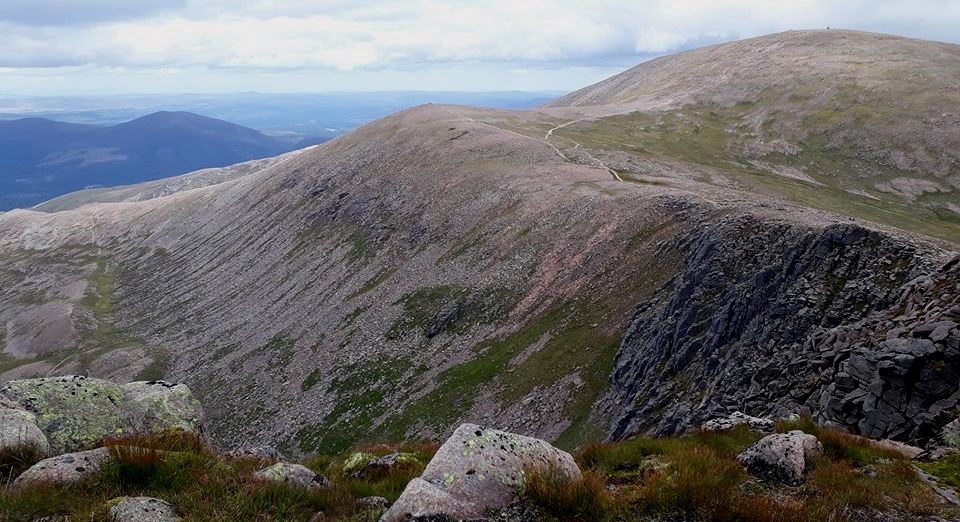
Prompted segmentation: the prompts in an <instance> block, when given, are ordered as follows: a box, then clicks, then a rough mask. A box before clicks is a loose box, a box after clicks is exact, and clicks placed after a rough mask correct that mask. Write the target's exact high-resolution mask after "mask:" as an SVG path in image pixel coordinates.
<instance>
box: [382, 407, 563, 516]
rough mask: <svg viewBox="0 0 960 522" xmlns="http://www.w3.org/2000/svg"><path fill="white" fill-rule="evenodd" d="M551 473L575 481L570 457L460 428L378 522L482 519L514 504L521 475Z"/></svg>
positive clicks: (526, 441)
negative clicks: (489, 512) (443, 517)
mask: <svg viewBox="0 0 960 522" xmlns="http://www.w3.org/2000/svg"><path fill="white" fill-rule="evenodd" d="M531 469H533V470H539V471H541V472H543V473H557V474H559V475H560V477H561V478H566V479H567V480H570V481H577V480H580V479H581V474H580V469H579V468H578V467H577V464H576V462H574V460H573V457H571V456H570V454H568V453H566V452H564V451H561V450H558V449H556V448H554V447H553V446H551V445H550V444H548V443H546V442H544V441H542V440H539V439H534V438H531V437H524V436H521V435H515V434H512V433H507V432H503V431H497V430H491V429H484V428H482V427H480V426H477V425H475V424H463V425H461V426H460V427H459V428H457V429H456V430H455V431H454V432H453V435H451V436H450V438H448V439H447V441H446V442H444V443H443V446H441V447H440V449H439V450H438V451H437V453H436V455H435V456H434V457H433V459H432V460H431V461H430V463H429V464H428V465H427V467H426V469H425V470H424V471H423V474H422V475H421V476H420V478H418V479H414V480H413V481H411V482H410V483H409V484H408V485H407V488H406V489H405V490H404V492H403V494H402V495H400V498H399V499H397V502H396V503H394V505H393V506H391V507H390V509H389V510H388V511H387V513H385V514H384V516H383V518H382V520H383V521H384V522H394V521H399V520H408V519H410V518H412V517H421V516H431V515H438V514H444V515H448V516H452V517H455V518H474V517H482V516H483V515H484V512H485V511H486V510H488V509H501V508H505V507H507V506H509V505H510V504H511V503H513V502H514V501H516V499H517V491H518V489H520V488H522V487H523V484H524V480H525V479H524V477H525V475H524V472H525V471H526V470H531Z"/></svg>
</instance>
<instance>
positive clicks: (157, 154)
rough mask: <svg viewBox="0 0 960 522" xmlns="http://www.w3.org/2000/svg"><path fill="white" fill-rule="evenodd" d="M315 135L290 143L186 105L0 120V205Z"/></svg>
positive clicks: (277, 147)
mask: <svg viewBox="0 0 960 522" xmlns="http://www.w3.org/2000/svg"><path fill="white" fill-rule="evenodd" d="M316 141H317V140H312V141H311V140H309V138H308V139H306V140H304V141H303V142H302V143H304V145H301V144H300V143H291V142H290V141H289V140H282V139H280V138H275V137H271V136H267V135H265V134H263V133H261V132H259V131H257V130H254V129H250V128H247V127H243V126H240V125H236V124H233V123H229V122H226V121H222V120H217V119H214V118H207V117H205V116H200V115H197V114H193V113H189V112H156V113H153V114H149V115H147V116H143V117H141V118H137V119H135V120H132V121H128V122H126V123H121V124H118V125H113V126H97V125H81V124H74V123H63V122H58V121H53V120H48V119H43V118H24V119H19V120H12V121H0V165H2V166H3V167H2V168H0V211H2V210H9V209H11V208H17V207H20V208H23V207H30V206H33V205H36V204H38V203H40V202H42V201H46V200H48V199H51V198H54V197H56V196H60V195H62V194H66V193H69V192H73V191H76V190H81V189H84V188H91V187H101V186H113V185H121V184H131V183H139V182H143V181H150V180H154V179H159V178H164V177H168V176H173V175H177V174H182V173H185V172H190V171H194V170H198V169H202V168H209V167H222V166H226V165H232V164H234V163H238V162H243V161H249V160H252V159H258V158H264V157H269V156H275V155H277V154H280V153H283V152H287V151H289V150H293V149H295V148H298V147H299V146H306V145H307V144H312V143H315V142H316Z"/></svg>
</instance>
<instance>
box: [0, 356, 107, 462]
mask: <svg viewBox="0 0 960 522" xmlns="http://www.w3.org/2000/svg"><path fill="white" fill-rule="evenodd" d="M0 395H4V396H6V397H7V398H9V399H11V400H14V401H16V402H17V403H19V404H20V405H21V406H22V407H23V408H25V409H27V410H29V411H30V412H32V413H33V414H35V415H36V416H37V424H38V425H39V426H40V428H41V429H42V430H43V432H44V435H45V436H46V437H47V441H48V442H49V443H50V451H51V452H53V453H55V454H61V453H68V452H71V451H77V450H82V449H87V448H91V447H94V446H96V445H97V444H99V443H100V441H102V440H103V439H104V438H105V437H111V436H116V435H118V434H121V433H123V431H124V422H123V419H122V417H121V415H120V407H119V405H120V404H121V403H122V402H123V391H122V390H121V388H120V386H119V385H117V384H114V383H112V382H109V381H104V380H100V379H89V378H86V377H82V376H76V375H73V376H66V377H48V378H41V379H25V380H19V381H10V382H8V383H7V384H6V386H4V387H3V388H0Z"/></svg>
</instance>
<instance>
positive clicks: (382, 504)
mask: <svg viewBox="0 0 960 522" xmlns="http://www.w3.org/2000/svg"><path fill="white" fill-rule="evenodd" d="M357 504H359V505H360V506H361V507H363V508H366V509H387V508H388V507H390V501H389V500H387V499H385V498H383V497H363V498H360V499H357Z"/></svg>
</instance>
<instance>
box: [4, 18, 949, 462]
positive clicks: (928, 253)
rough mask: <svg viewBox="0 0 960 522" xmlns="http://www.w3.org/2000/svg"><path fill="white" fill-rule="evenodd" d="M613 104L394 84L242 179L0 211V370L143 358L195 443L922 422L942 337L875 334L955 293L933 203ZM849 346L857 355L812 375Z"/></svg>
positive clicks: (885, 427) (301, 447)
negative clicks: (181, 409)
mask: <svg viewBox="0 0 960 522" xmlns="http://www.w3.org/2000/svg"><path fill="white" fill-rule="evenodd" d="M810 34H815V35H819V33H810ZM829 34H831V35H836V37H837V38H840V37H843V36H844V35H846V34H847V33H842V32H831V33H829ZM818 37H819V36H818ZM784 38H785V36H784V35H774V36H772V37H769V39H768V40H767V42H768V44H770V45H774V43H775V42H778V41H781V40H783V39H784ZM877 38H885V37H877ZM788 43H789V42H787V43H785V44H783V45H781V46H780V47H779V52H780V53H781V54H784V53H788V52H794V53H795V54H804V53H807V52H809V49H807V48H806V47H804V46H797V47H796V48H791V47H789V45H787V44H788ZM732 45H738V44H732ZM752 45H762V41H761V42H760V43H759V44H758V43H756V42H754V43H753V44H752ZM910 45H913V44H912V43H911V44H910ZM931 45H933V46H939V44H931ZM791 49H794V51H791ZM824 49H825V50H824V51H823V52H824V53H828V54H829V53H830V52H833V51H832V50H831V49H834V47H830V46H827V47H826V48H824ZM736 55H737V53H729V56H736ZM876 59H880V58H876ZM929 67H931V68H936V67H938V65H937V62H936V61H932V62H931V63H930V64H929ZM748 73H752V74H748ZM691 74H695V72H694V73H691ZM765 74H766V73H765V72H764V70H763V69H762V68H756V67H755V68H753V69H751V70H750V71H746V72H745V73H744V75H743V77H742V78H744V79H743V81H744V82H748V83H749V82H752V81H753V78H754V75H760V76H765ZM730 88H731V89H734V90H736V89H737V88H738V87H737V86H736V85H732V86H731V87H730ZM931 95H932V94H931ZM945 100H947V101H949V97H948V98H945ZM639 103H640V102H638V104H635V105H633V106H626V107H625V106H624V105H605V106H593V105H591V106H585V107H577V106H564V107H551V108H544V109H539V110H536V111H500V110H489V109H474V108H469V107H460V106H439V105H429V106H422V107H418V108H415V109H411V110H407V111H403V112H400V113H397V114H394V115H392V116H390V117H387V118H384V119H381V120H378V121H376V122H374V123H371V124H369V125H367V126H364V127H362V128H360V129H358V130H357V131H354V132H352V133H350V134H348V135H345V136H342V137H340V138H338V139H336V140H334V141H331V142H328V143H325V144H323V145H320V146H318V147H316V148H313V149H311V150H308V151H304V152H302V153H299V154H293V155H291V156H289V157H288V158H284V159H282V160H278V161H270V162H264V163H263V164H260V165H256V166H254V167H253V168H251V169H250V170H249V171H243V172H244V173H243V174H242V175H232V174H229V173H226V174H225V175H223V176H222V177H221V176H219V175H214V176H213V182H209V178H205V177H204V176H208V175H209V173H206V174H205V173H203V172H201V173H197V174H193V175H190V176H186V177H183V178H180V179H178V180H172V181H171V182H170V183H169V184H166V183H165V184H163V185H162V186H161V187H160V188H158V187H156V186H154V185H150V186H140V187H128V188H124V189H119V190H117V191H106V192H105V193H103V194H94V195H92V197H91V198H89V199H86V200H84V197H86V196H84V197H81V195H78V196H77V198H76V199H74V200H73V202H71V203H68V204H66V205H64V207H62V208H65V209H66V210H64V211H61V212H53V213H41V212H36V211H14V212H9V213H6V214H3V215H2V216H0V259H2V265H0V324H2V325H4V326H3V332H4V334H3V336H2V337H3V338H4V341H3V343H2V344H3V352H4V353H5V354H6V355H5V358H4V359H3V360H2V361H0V362H2V365H3V366H2V368H0V369H3V370H5V371H4V372H3V373H2V374H0V380H7V379H11V378H17V377H25V376H30V375H35V374H46V373H49V372H53V373H69V372H86V373H92V374H94V375H103V376H108V377H111V378H115V379H122V378H133V377H134V376H139V378H156V377H159V376H167V377H169V378H171V379H173V380H176V381H183V382H186V383H188V384H189V385H190V386H191V387H192V388H193V389H194V390H195V391H196V393H197V394H198V395H199V396H200V397H201V399H202V400H203V402H204V404H205V405H206V407H207V410H208V414H209V415H210V417H211V429H212V436H213V438H214V440H216V441H217V443H218V444H221V445H224V446H235V445H239V444H246V445H249V444H251V443H255V442H264V443H266V442H268V441H270V442H276V441H283V443H284V449H285V450H287V451H290V452H309V451H313V450H317V449H324V450H336V449H339V448H343V447H344V446H346V445H348V444H350V443H352V442H354V441H356V440H373V439H383V438H405V437H418V436H433V435H437V434H440V433H443V432H445V431H447V430H449V429H450V427H451V426H454V425H456V424H457V423H458V422H460V421H464V420H471V421H475V422H482V423H495V424H496V425H498V426H501V427H504V428H506V429H510V430H513V431H520V432H524V433H530V434H535V435H538V436H541V437H545V438H548V439H551V440H556V441H558V443H560V444H561V445H564V446H568V447H570V446H575V445H577V444H579V443H582V442H584V441H589V440H596V439H598V438H603V437H605V436H610V435H612V436H615V437H625V436H629V435H631V434H633V433H636V432H637V431H641V430H654V431H659V432H671V431H676V430H681V429H683V428H685V427H687V426H690V425H693V424H695V423H696V422H697V421H698V420H700V419H701V418H702V417H704V416H707V415H710V414H713V413H716V412H718V411H727V410H732V409H737V408H740V409H746V410H748V411H749V412H750V413H755V414H760V413H770V412H775V413H783V412H787V411H789V412H801V411H802V412H805V413H809V414H811V415H814V416H816V417H818V418H820V419H821V420H823V421H830V422H835V423H838V424H842V425H847V426H850V427H852V428H854V429H858V430H865V431H866V430H872V431H871V433H873V432H874V431H876V432H877V433H879V434H880V435H890V436H896V437H898V438H902V439H910V438H911V437H924V436H926V435H925V433H927V430H929V429H930V428H931V427H935V426H937V425H942V423H943V422H944V418H943V415H940V414H941V413H943V412H944V411H949V410H950V408H952V407H953V406H954V405H956V403H957V399H956V398H955V397H954V395H955V393H956V391H957V385H956V379H955V378H954V377H955V376H956V375H957V373H958V372H957V369H958V366H957V361H956V360H954V358H953V357H952V355H951V356H949V357H948V356H947V355H946V354H947V353H950V352H948V351H947V346H948V345H949V343H951V342H955V341H953V339H960V337H958V336H960V333H958V332H957V331H956V330H954V329H951V328H947V330H946V334H945V337H944V338H942V339H940V338H939V337H938V340H936V341H934V340H929V341H930V343H932V345H933V346H935V347H937V348H936V349H935V350H934V351H933V352H925V353H924V354H915V355H916V356H915V357H914V356H911V357H912V358H911V359H910V360H911V361H916V363H915V364H914V363H912V362H911V364H912V365H913V366H911V367H910V369H909V371H911V372H912V371H916V372H918V375H920V374H923V375H924V376H925V377H924V379H925V381H924V382H929V383H931V384H930V386H929V387H926V388H924V389H923V390H921V391H918V392H916V393H914V390H907V389H906V388H905V386H904V384H903V379H902V378H901V380H900V381H899V384H898V381H897V380H896V379H894V378H892V377H891V378H890V379H888V377H890V375H889V374H888V373H886V372H888V369H889V366H890V365H889V364H888V363H887V362H883V361H888V359H889V357H888V356H889V355H891V354H893V353H894V352H891V351H890V350H891V349H889V347H887V345H886V344H883V343H884V342H886V340H887V337H890V338H891V339H900V338H901V337H902V338H904V339H905V343H906V344H910V345H911V346H913V344H911V343H909V342H906V341H907V339H906V338H913V339H921V340H922V341H923V342H920V345H922V347H926V346H927V344H926V342H925V341H926V340H927V339H926V338H922V336H924V335H927V334H925V333H923V332H924V331H925V330H923V329H922V328H920V326H922V325H920V324H919V323H920V322H923V321H926V320H927V319H929V320H930V321H934V322H938V321H940V322H946V321H949V320H950V319H949V317H948V312H949V310H952V308H951V307H952V306H955V305H960V303H954V302H952V301H951V299H954V300H955V298H954V297H951V295H950V294H949V293H946V292H942V291H941V290H942V289H944V288H952V286H951V285H954V284H956V283H960V280H957V279H958V278H960V272H958V271H957V270H954V269H953V268H950V267H954V268H955V267H956V264H957V263H954V264H952V265H948V267H947V268H945V269H944V270H943V271H942V272H938V269H939V267H941V266H943V265H944V263H946V262H947V261H948V260H949V259H950V258H951V257H952V256H953V255H954V251H955V250H956V243H952V242H951V241H950V240H951V239H954V240H955V238H956V237H957V236H956V235H955V234H956V231H957V228H956V225H955V224H954V223H953V222H951V221H949V220H946V219H943V220H940V221H931V220H929V219H927V218H928V217H929V216H931V215H933V210H931V207H929V206H926V204H927V203H929V202H928V201H921V200H919V199H918V200H914V201H908V200H902V201H899V202H898V203H894V202H893V201H894V200H892V199H890V200H884V199H879V200H874V199H872V198H869V197H866V196H860V195H856V194H851V193H850V192H848V191H847V190H844V189H843V188H841V187H840V186H839V185H832V184H830V183H827V181H828V179H827V178H825V177H814V176H820V174H817V173H805V174H806V175H807V176H809V177H810V178H812V179H813V181H814V182H811V181H810V179H806V178H804V177H803V176H800V175H799V174H796V173H794V174H795V175H794V176H792V177H790V176H785V175H783V174H782V172H781V173H778V172H774V171H775V170H778V169H779V170H783V169H784V168H785V167H786V166H787V162H786V160H775V159H773V158H768V157H765V159H764V160H761V161H764V162H766V163H769V164H770V165H778V166H779V167H778V169H773V168H772V167H768V168H761V167H756V166H753V165H752V164H751V163H749V161H747V160H746V158H743V157H742V156H741V153H740V152H727V148H726V147H725V146H724V147H717V146H716V141H713V140H711V139H707V138H705V136H713V135H720V136H725V135H727V134H728V133H725V132H724V130H723V129H724V128H725V125H726V123H725V122H724V124H723V125H719V124H718V125H717V126H716V127H714V128H712V129H706V128H705V127H704V126H703V124H702V123H701V124H700V130H699V131H697V130H696V129H697V126H696V123H697V122H694V121H691V120H690V119H689V118H691V117H692V116H691V115H696V114H697V113H696V111H700V110H701V109H696V111H693V112H682V111H688V109H689V107H688V106H680V107H679V108H674V109H669V110H667V111H666V112H665V109H664V106H662V105H660V104H656V103H654V104H653V105H650V106H647V105H643V106H641V105H639ZM643 103H646V102H643ZM951 110H954V109H951ZM669 111H681V112H669ZM668 116H669V117H670V118H673V119H670V118H668ZM787 119H789V118H787ZM920 123H922V122H918V123H917V124H918V125H919V124H920ZM678 126H679V128H680V129H681V131H682V132H678V131H677V130H676V129H677V128H678ZM839 127H842V125H840V126H839ZM928 127H929V129H927V128H926V127H924V131H925V132H927V131H929V132H930V133H936V132H939V131H938V129H937V126H936V125H934V124H929V125H928ZM831 128H832V127H831ZM872 128H873V127H865V130H864V131H863V132H862V138H863V139H864V140H873V139H875V137H874V136H873V135H872V134H870V133H871V132H872V131H871V130H870V129H872ZM949 153H950V152H949V150H947V151H946V152H944V154H949ZM823 154H825V155H826V156H825V157H830V158H832V161H834V164H835V165H838V166H842V167H843V169H844V170H842V171H838V174H837V175H836V178H837V179H838V180H842V181H844V182H847V181H849V180H854V179H859V178H858V177H857V176H856V175H855V174H852V172H856V171H855V170H854V169H855V165H856V164H855V162H853V161H852V160H850V159H849V157H847V156H844V155H842V154H833V153H832V152H831V149H829V148H828V149H824V152H823ZM796 169H797V170H798V171H800V168H799V167H796ZM847 169H849V170H847ZM788 172H792V171H788ZM800 172H803V171H800ZM195 177H196V181H195V182H194V181H193V180H194V178H195ZM838 183H839V182H838ZM164 187H166V188H164ZM168 189H169V190H168ZM88 195H89V194H88ZM877 197H879V196H877ZM891 197H893V196H891ZM804 198H809V201H808V200H807V199H804ZM68 199H69V198H68ZM878 201H879V202H878ZM85 202H89V203H88V204H84V203H85ZM895 205H896V206H895ZM824 207H828V209H829V210H833V211H834V212H827V211H825V210H820V209H821V208H824ZM887 209H896V212H895V213H893V214H887V213H885V212H881V210H887ZM49 210H55V208H50V209H49ZM935 236H938V237H940V238H944V239H936V237H935ZM951 270H952V271H951ZM925 274H930V276H929V277H928V279H929V281H930V282H929V283H922V285H921V284H920V283H918V281H920V280H921V279H923V278H922V277H920V276H924V275H925ZM918 277H920V278H919V279H918ZM911 285H912V286H911ZM918 285H920V286H922V289H923V292H919V290H918V288H920V286H918ZM928 289H929V292H928V291H927V290H928ZM941 294H943V295H941ZM944 296H945V297H944ZM904 299H907V300H908V301H909V302H904V301H903V300H904ZM901 314H907V315H909V318H908V319H897V320H895V319H896V318H897V317H898V316H899V315H901ZM897 321H900V323H902V324H901V326H900V328H901V329H900V330H897V327H896V326H895V324H896V323H897ZM914 323H918V324H916V325H915V324H914ZM915 326H916V328H915ZM838 328H847V329H848V330H849V331H848V330H844V331H843V332H839V331H838V330H837V329H838ZM915 329H916V332H917V333H913V332H914V330H915ZM927 333H929V332H927ZM841 334H842V335H841ZM825 335H826V337H824V336H825ZM840 338H842V339H844V342H847V344H846V345H843V346H840V345H837V346H835V347H836V348H837V350H836V352H837V353H834V354H833V356H832V358H829V360H828V359H827V357H826V355H823V354H820V353H819V352H820V350H819V348H818V347H819V346H821V345H824V346H825V345H830V346H833V344H835V342H839V341H836V340H837V339H840ZM824 339H826V340H827V341H824ZM831 339H832V340H831ZM848 341H849V342H848ZM918 342H919V341H918ZM831 343H833V344H831ZM894 344H897V343H894ZM901 344H903V343H901ZM940 348H942V350H940ZM854 349H855V350H859V351H858V352H856V353H853V351H852V350H854ZM908 351H909V350H908ZM861 352H863V353H861ZM911 353H912V352H911ZM934 353H935V354H937V355H934ZM896 355H901V356H906V355H910V354H909V353H897V354H896ZM875 359H876V360H875ZM897 360H903V357H901V358H900V359H897ZM784 361H789V362H786V363H784ZM825 361H827V362H825ZM851 361H858V362H857V363H856V368H857V369H858V370H859V371H853V373H854V374H856V375H857V378H856V379H850V380H845V379H840V378H839V377H838V378H837V379H834V376H839V375H840V374H841V373H844V374H846V375H848V376H849V375H851V374H850V373H849V372H847V371H846V368H847V366H850V365H852V364H853V362H851ZM862 361H867V362H862ZM869 361H874V362H869ZM878 361H879V362H878ZM834 362H836V365H837V366H836V367H835V368H834V367H833V366H831V365H832V364H833V363H834ZM881 362H883V364H880V363H881ZM767 363H770V364H776V365H784V366H787V368H786V369H785V370H783V371H774V370H779V368H767V367H765V365H766V364H767ZM825 365H826V366H830V372H827V371H826V366H825ZM881 367H882V368H883V370H882V372H883V373H882V374H877V375H879V377H878V379H880V380H879V381H877V382H878V384H877V386H874V387H870V385H871V381H870V379H872V378H873V377H874V375H875V373H874V372H875V371H877V372H879V371H880V370H878V369H877V368H881ZM761 369H762V370H763V371H760V370H761ZM831 372H832V373H831ZM834 381H836V382H834ZM841 381H842V383H841ZM861 381H865V382H863V383H861ZM831 386H832V387H831ZM867 388H869V389H867ZM769 390H778V391H779V390H783V394H782V395H778V394H777V393H773V392H769ZM891 390H892V391H891ZM758 391H767V392H769V393H765V394H763V395H758ZM854 392H857V393H859V394H860V395H858V396H857V397H858V399H857V400H858V401H859V402H856V403H854V402H852V401H853V399H850V402H849V403H848V402H844V400H845V399H846V396H847V394H848V393H854ZM876 393H880V394H882V395H884V397H885V399H884V400H885V401H886V400H887V399H886V398H889V397H899V399H898V400H892V399H890V400H889V402H884V403H883V406H882V407H880V406H877V404H878V401H877V399H876V396H875V394H876ZM771 394H772V395H771ZM870 397H873V398H872V399H870ZM871 400H872V401H873V402H869V401H871ZM868 403H869V404H868ZM871 408H872V409H871ZM935 409H936V412H934V410H935ZM879 411H882V412H884V415H885V418H886V419H887V420H888V422H886V423H882V424H881V423H879V422H877V421H876V419H875V417H876V415H878V414H877V413H874V412H879ZM277 412H281V414H280V415H277ZM921 412H922V413H923V414H924V415H926V417H923V416H921V415H920V413H921ZM898 418H899V419H902V420H897V419H898Z"/></svg>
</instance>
